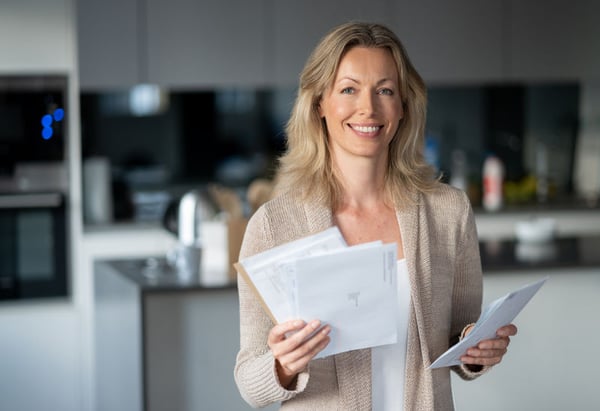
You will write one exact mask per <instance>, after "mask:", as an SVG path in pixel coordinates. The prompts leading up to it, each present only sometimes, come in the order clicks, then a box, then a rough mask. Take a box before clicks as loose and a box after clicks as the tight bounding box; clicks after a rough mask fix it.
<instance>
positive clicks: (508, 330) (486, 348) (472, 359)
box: [460, 324, 517, 366]
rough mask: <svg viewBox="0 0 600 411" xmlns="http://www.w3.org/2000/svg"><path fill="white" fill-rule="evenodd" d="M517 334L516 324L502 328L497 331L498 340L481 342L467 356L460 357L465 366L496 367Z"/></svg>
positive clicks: (470, 349) (468, 351) (469, 350)
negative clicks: (511, 339)
mask: <svg viewBox="0 0 600 411" xmlns="http://www.w3.org/2000/svg"><path fill="white" fill-rule="evenodd" d="M469 331H470V330H468V331H467V333H466V334H468V333H469ZM516 334H517V327H516V326H515V325H514V324H509V325H505V326H504V327H500V328H498V330H497V331H496V338H492V339H489V340H482V341H480V342H479V344H477V345H476V346H474V347H471V348H469V349H468V350H467V352H466V353H465V355H463V356H462V357H460V360H461V361H462V362H463V364H473V365H484V366H492V365H496V364H498V363H499V362H500V361H502V357H504V354H506V351H507V348H508V345H509V344H510V337H512V336H513V335H516Z"/></svg>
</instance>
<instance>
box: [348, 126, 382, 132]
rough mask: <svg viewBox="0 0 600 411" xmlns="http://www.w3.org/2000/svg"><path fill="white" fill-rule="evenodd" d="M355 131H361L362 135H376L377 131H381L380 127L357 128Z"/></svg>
mask: <svg viewBox="0 0 600 411" xmlns="http://www.w3.org/2000/svg"><path fill="white" fill-rule="evenodd" d="M354 129H355V130H356V131H360V132H361V133H374V132H375V131H377V130H379V127H377V126H366V127H363V126H355V127H354Z"/></svg>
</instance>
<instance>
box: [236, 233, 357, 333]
mask: <svg viewBox="0 0 600 411" xmlns="http://www.w3.org/2000/svg"><path fill="white" fill-rule="evenodd" d="M345 247H346V242H345V241H344V238H343V237H342V234H341V233H340V231H339V229H338V228H337V227H332V228H329V229H327V230H325V231H322V232H320V233H317V234H315V235H311V236H308V237H304V238H301V239H299V240H295V241H291V242H289V243H286V244H282V245H280V246H277V247H274V248H272V249H270V250H267V251H265V252H262V253H259V254H256V255H254V256H252V257H248V258H245V259H243V260H241V261H240V263H241V264H242V266H243V267H244V269H245V270H246V272H247V273H248V275H249V276H250V277H251V280H252V283H253V284H254V286H255V287H256V289H257V290H258V292H259V293H260V295H261V297H262V299H263V301H264V302H265V304H266V305H267V306H268V307H269V309H270V311H271V313H272V314H273V316H274V317H275V319H276V321H277V322H278V323H280V322H283V321H287V320H289V319H292V318H297V317H296V316H295V312H294V308H293V306H292V301H293V300H292V299H291V298H290V292H292V291H290V288H289V284H288V283H287V279H288V273H287V270H288V268H289V267H288V266H287V265H286V264H285V263H286V262H287V261H289V260H291V259H294V258H300V257H306V256H310V255H315V254H320V253H324V252H328V251H331V250H335V249H343V248H345Z"/></svg>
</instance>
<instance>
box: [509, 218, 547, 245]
mask: <svg viewBox="0 0 600 411" xmlns="http://www.w3.org/2000/svg"><path fill="white" fill-rule="evenodd" d="M555 232H556V220H554V219H553V218H535V219H532V220H528V221H519V222H518V223H516V224H515V234H516V237H517V240H518V241H520V242H523V243H543V242H548V241H551V240H552V239H553V238H554V234H555Z"/></svg>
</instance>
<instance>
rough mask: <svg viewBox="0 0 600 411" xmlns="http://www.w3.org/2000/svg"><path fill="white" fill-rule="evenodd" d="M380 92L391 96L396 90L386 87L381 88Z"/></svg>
mask: <svg viewBox="0 0 600 411" xmlns="http://www.w3.org/2000/svg"><path fill="white" fill-rule="evenodd" d="M379 94H383V95H386V96H391V95H393V94H394V92H393V91H392V90H391V89H389V88H384V89H381V90H379Z"/></svg>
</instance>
